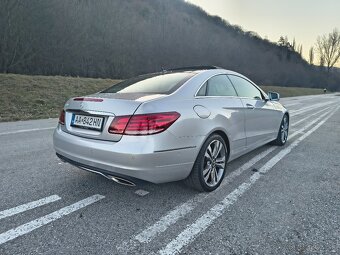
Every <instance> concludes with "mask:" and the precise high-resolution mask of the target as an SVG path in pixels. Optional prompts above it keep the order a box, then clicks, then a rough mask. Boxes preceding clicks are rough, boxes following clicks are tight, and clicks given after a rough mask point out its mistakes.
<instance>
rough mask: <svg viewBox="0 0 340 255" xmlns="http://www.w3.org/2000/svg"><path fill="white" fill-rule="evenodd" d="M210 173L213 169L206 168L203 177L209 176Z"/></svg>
mask: <svg viewBox="0 0 340 255" xmlns="http://www.w3.org/2000/svg"><path fill="white" fill-rule="evenodd" d="M209 171H211V167H210V166H208V167H207V168H205V169H204V170H203V176H207V175H209Z"/></svg>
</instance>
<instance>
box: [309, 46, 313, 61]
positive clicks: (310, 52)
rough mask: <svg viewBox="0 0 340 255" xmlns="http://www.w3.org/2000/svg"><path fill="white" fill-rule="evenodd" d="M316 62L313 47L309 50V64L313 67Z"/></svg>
mask: <svg viewBox="0 0 340 255" xmlns="http://www.w3.org/2000/svg"><path fill="white" fill-rule="evenodd" d="M313 62H314V48H313V46H312V47H311V48H310V49H309V64H310V65H313Z"/></svg>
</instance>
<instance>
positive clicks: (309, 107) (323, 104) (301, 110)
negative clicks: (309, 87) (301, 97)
mask: <svg viewBox="0 0 340 255" xmlns="http://www.w3.org/2000/svg"><path fill="white" fill-rule="evenodd" d="M334 103H335V102H334V101H332V102H327V103H320V104H316V105H312V106H308V107H304V108H301V109H298V110H294V111H289V113H290V116H291V117H293V116H296V115H299V114H302V113H305V112H309V111H311V110H314V109H318V108H321V107H323V106H328V105H330V104H334Z"/></svg>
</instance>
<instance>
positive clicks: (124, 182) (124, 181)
mask: <svg viewBox="0 0 340 255" xmlns="http://www.w3.org/2000/svg"><path fill="white" fill-rule="evenodd" d="M78 167H79V168H81V169H83V170H86V171H88V172H91V173H95V174H99V175H101V176H103V177H105V178H106V179H109V180H110V181H114V182H115V183H118V184H120V185H125V186H129V187H135V186H136V184H135V183H134V182H132V181H130V180H127V179H124V178H122V177H118V176H113V175H108V174H104V173H101V172H99V171H95V170H92V169H89V168H86V167H83V166H78Z"/></svg>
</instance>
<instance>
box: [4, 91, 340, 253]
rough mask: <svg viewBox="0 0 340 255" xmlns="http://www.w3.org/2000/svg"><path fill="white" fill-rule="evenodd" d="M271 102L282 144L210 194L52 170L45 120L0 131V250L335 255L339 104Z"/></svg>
mask: <svg viewBox="0 0 340 255" xmlns="http://www.w3.org/2000/svg"><path fill="white" fill-rule="evenodd" d="M281 101H282V103H283V104H285V105H286V106H287V108H288V109H289V110H290V112H291V115H292V117H291V127H290V139H289V141H288V143H287V144H286V145H285V146H284V147H273V146H269V145H266V146H263V147H261V148H259V149H257V150H255V151H253V152H251V153H249V154H247V155H245V156H243V157H241V158H239V159H236V160H235V161H233V162H230V163H229V165H228V174H227V176H226V178H225V180H224V182H223V186H221V187H220V188H219V189H218V190H217V191H215V192H212V193H209V194H206V193H197V192H196V191H194V190H191V189H190V188H187V187H186V186H185V185H183V184H182V183H181V182H178V183H169V184H163V185H153V184H142V185H140V186H138V187H126V186H120V185H118V184H115V183H113V182H111V181H109V180H107V179H105V178H103V177H101V176H98V175H95V174H91V173H87V172H85V171H83V170H79V169H77V168H75V167H73V166H70V165H68V164H66V163H62V162H61V161H60V160H59V159H57V157H56V156H55V153H54V150H53V146H52V133H53V127H54V126H55V125H56V122H57V120H56V119H49V120H36V121H22V122H12V123H0V194H1V195H0V254H176V253H181V254H340V108H339V107H340V96H337V95H322V96H306V97H295V98H287V99H282V100H281Z"/></svg>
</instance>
